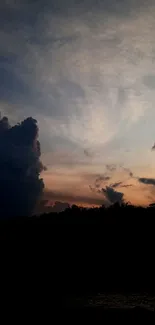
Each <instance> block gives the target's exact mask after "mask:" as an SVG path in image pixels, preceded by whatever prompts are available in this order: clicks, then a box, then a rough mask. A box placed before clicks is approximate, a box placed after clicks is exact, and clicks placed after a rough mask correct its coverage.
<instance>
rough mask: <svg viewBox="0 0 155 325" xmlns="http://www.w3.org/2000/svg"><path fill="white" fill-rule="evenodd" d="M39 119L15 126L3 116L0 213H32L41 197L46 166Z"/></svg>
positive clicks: (0, 121) (1, 127)
mask: <svg viewBox="0 0 155 325" xmlns="http://www.w3.org/2000/svg"><path fill="white" fill-rule="evenodd" d="M40 156H41V149H40V143H39V141H38V126H37V121H36V120H35V119H33V118H31V117H29V118H27V119H25V120H24V121H23V122H21V123H20V124H17V125H15V126H13V127H11V126H10V125H9V122H8V118H7V117H3V118H2V119H1V120H0V214H1V217H2V218H3V217H11V216H20V215H30V214H31V213H33V209H34V208H35V205H36V203H37V201H38V199H39V198H40V196H41V194H42V191H43V188H44V183H43V180H42V179H40V178H39V176H40V173H41V172H42V171H43V170H44V169H45V167H44V166H43V164H42V162H41V161H40Z"/></svg>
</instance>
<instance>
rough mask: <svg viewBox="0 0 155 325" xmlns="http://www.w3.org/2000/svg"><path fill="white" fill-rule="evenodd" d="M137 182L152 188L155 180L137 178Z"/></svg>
mask: <svg viewBox="0 0 155 325" xmlns="http://www.w3.org/2000/svg"><path fill="white" fill-rule="evenodd" d="M138 181H139V182H140V183H143V184H146V185H153V186H155V178H146V177H140V178H138Z"/></svg>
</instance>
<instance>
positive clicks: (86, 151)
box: [84, 149, 93, 158]
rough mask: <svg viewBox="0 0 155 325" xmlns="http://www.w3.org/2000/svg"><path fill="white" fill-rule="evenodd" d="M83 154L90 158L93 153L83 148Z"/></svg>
mask: <svg viewBox="0 0 155 325" xmlns="http://www.w3.org/2000/svg"><path fill="white" fill-rule="evenodd" d="M84 154H85V156H86V157H89V158H92V157H93V154H92V153H91V152H90V151H89V149H84Z"/></svg>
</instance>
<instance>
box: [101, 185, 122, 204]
mask: <svg viewBox="0 0 155 325" xmlns="http://www.w3.org/2000/svg"><path fill="white" fill-rule="evenodd" d="M101 193H103V194H104V196H105V198H106V199H107V200H108V201H109V203H110V204H114V203H116V202H119V203H120V204H121V203H123V202H124V193H122V192H118V191H115V190H114V189H113V188H112V187H110V186H106V188H102V190H101Z"/></svg>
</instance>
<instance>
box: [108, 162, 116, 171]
mask: <svg viewBox="0 0 155 325" xmlns="http://www.w3.org/2000/svg"><path fill="white" fill-rule="evenodd" d="M106 168H107V170H108V171H109V172H114V171H115V170H116V169H117V166H116V165H115V164H107V165H106Z"/></svg>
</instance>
